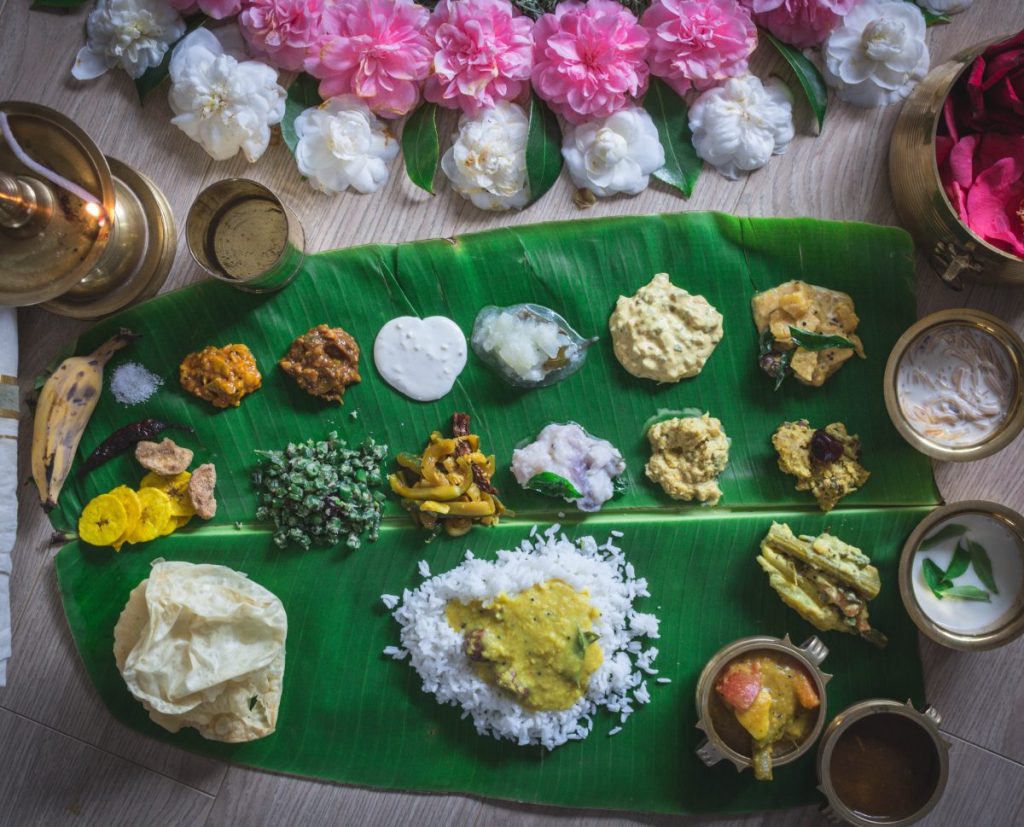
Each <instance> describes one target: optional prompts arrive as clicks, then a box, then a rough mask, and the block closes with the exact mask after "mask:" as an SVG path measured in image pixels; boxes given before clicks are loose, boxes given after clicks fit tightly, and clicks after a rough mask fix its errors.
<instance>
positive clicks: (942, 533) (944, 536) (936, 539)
mask: <svg viewBox="0 0 1024 827" xmlns="http://www.w3.org/2000/svg"><path fill="white" fill-rule="evenodd" d="M966 533H967V528H966V527H965V526H962V525H960V524H959V523H946V525H944V526H943V527H942V528H940V529H939V530H938V531H936V532H935V533H934V534H929V535H928V536H927V537H925V538H924V539H923V540H922V541H921V544H920V545H919V546H918V547H917V550H918V551H932V550H933V549H936V548H938V547H939V546H941V545H942V544H943V543H945V542H946V540H952V539H954V538H956V537H963V536H964V534H966Z"/></svg>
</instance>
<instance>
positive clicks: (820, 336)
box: [789, 325, 854, 350]
mask: <svg viewBox="0 0 1024 827" xmlns="http://www.w3.org/2000/svg"><path fill="white" fill-rule="evenodd" d="M789 335H790V336H792V337H793V341H794V342H796V343H797V344H798V345H799V346H800V347H802V348H803V349H804V350H829V349H831V348H850V349H851V350H852V349H853V346H854V345H853V342H851V341H850V340H849V339H847V338H845V337H843V336H837V335H835V334H834V333H814V332H813V331H810V330H804V329H803V328H802V327H794V326H792V325H791V326H790V328H789Z"/></svg>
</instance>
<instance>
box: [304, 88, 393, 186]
mask: <svg viewBox="0 0 1024 827" xmlns="http://www.w3.org/2000/svg"><path fill="white" fill-rule="evenodd" d="M295 134H296V135H298V136H299V143H298V146H296V147H295V161H296V163H298V165H299V172H301V173H302V174H303V175H305V176H306V177H308V178H309V183H310V184H312V186H313V189H317V190H320V191H321V192H326V193H328V194H334V193H339V192H343V191H344V190H345V189H347V188H348V187H352V189H354V190H358V191H359V192H376V191H377V190H379V189H380V188H381V187H382V186H384V184H386V183H387V180H388V162H389V161H392V160H393V159H394V157H395V156H396V155H397V154H398V141H396V140H395V138H394V136H393V135H392V134H391V132H390V131H389V130H388V128H387V127H386V126H384V124H383V123H381V121H379V120H378V119H377V117H376V115H374V114H373V113H372V112H371V111H370V109H369V107H368V106H367V105H366V104H365V103H363V102H362V101H361V100H360V99H359V98H357V97H355V96H354V95H340V96H339V97H336V98H331V99H330V100H329V101H327V102H326V103H325V104H323V105H322V106H320V107H314V108H312V109H307V110H306V111H305V112H303V113H302V114H301V115H299V117H297V118H296V119H295Z"/></svg>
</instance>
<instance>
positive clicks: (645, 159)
mask: <svg viewBox="0 0 1024 827" xmlns="http://www.w3.org/2000/svg"><path fill="white" fill-rule="evenodd" d="M562 156H563V157H564V158H565V163H566V164H567V165H568V166H569V175H570V176H571V178H572V181H573V183H574V184H575V185H576V186H577V187H586V188H587V189H589V190H590V191H591V192H593V193H594V195H599V196H601V197H604V196H607V195H614V194H615V193H617V192H624V193H627V194H628V195H636V194H637V193H638V192H640V191H641V190H644V189H646V188H647V185H648V183H650V180H651V179H650V175H651V173H652V172H654V171H655V170H658V169H661V168H662V167H663V166H665V150H664V149H663V148H662V146H661V141H659V140H658V129H657V127H655V125H654V121H652V120H651V116H650V115H648V114H647V113H646V112H645V111H644V110H643V109H641V108H640V107H639V106H632V107H629V108H627V109H622V110H620V111H619V112H616V113H615V114H614V115H610V116H608V117H607V118H604V119H603V120H596V121H590V122H589V123H584V124H580V125H579V126H575V127H570V128H569V129H568V131H567V132H566V134H565V139H564V140H563V142H562Z"/></svg>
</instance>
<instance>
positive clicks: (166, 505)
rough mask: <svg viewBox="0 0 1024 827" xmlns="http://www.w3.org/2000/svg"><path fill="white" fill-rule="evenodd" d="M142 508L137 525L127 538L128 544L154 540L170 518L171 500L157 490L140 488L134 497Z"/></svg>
mask: <svg viewBox="0 0 1024 827" xmlns="http://www.w3.org/2000/svg"><path fill="white" fill-rule="evenodd" d="M136 496H137V497H138V498H139V505H140V506H141V507H142V510H141V512H140V513H139V524H138V525H137V526H136V527H135V531H133V532H132V533H131V534H130V535H129V536H128V542H129V543H146V542H148V541H150V540H155V539H156V538H157V537H159V536H160V532H161V531H162V530H163V528H164V526H165V525H167V521H168V519H169V518H170V516H171V499H170V497H168V496H167V495H166V494H165V493H164V492H163V491H161V490H160V489H159V488H152V487H150V488H140V489H139V493H138V494H137V495H136Z"/></svg>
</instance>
